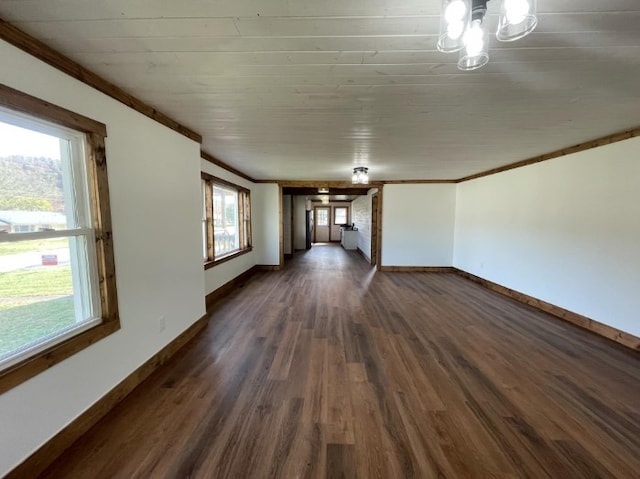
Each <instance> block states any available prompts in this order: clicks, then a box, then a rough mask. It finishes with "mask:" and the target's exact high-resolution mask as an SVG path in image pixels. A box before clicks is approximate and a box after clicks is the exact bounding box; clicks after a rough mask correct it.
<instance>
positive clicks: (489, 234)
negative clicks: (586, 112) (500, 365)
mask: <svg viewBox="0 0 640 479" xmlns="http://www.w3.org/2000/svg"><path fill="white" fill-rule="evenodd" d="M639 158H640V138H635V139H631V140H626V141H623V142H619V143H614V144H612V145H608V146H603V147H600V148H596V149H592V150H588V151H584V152H580V153H576V154H573V155H569V156H566V157H562V158H556V159H553V160H550V161H546V162H543V163H538V164H535V165H530V166H527V167H524V168H518V169H515V170H510V171H507V172H504V173H500V174H497V175H492V176H488V177H484V178H479V179H477V180H473V181H470V182H465V183H461V184H459V185H458V198H457V218H456V238H455V256H454V265H455V266H456V267H458V268H460V269H462V270H464V271H468V272H470V273H473V274H475V275H477V276H481V277H483V278H486V279H489V280H491V281H494V282H496V283H499V284H501V285H503V286H507V287H509V288H512V289H514V290H517V291H520V292H522V293H525V294H528V295H531V296H534V297H536V298H539V299H542V300H544V301H547V302H549V303H552V304H554V305H557V306H560V307H562V308H565V309H568V310H570V311H573V312H576V313H579V314H583V315H585V316H588V317H590V318H592V319H595V320H597V321H600V322H603V323H605V324H608V325H610V326H613V327H615V328H618V329H621V330H624V331H627V332H629V333H631V334H635V335H640V317H639V316H638V306H639V304H638V297H637V296H638V291H640V187H639V185H640V161H639ZM385 190H386V189H385Z"/></svg>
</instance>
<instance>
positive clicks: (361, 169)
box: [351, 166, 369, 185]
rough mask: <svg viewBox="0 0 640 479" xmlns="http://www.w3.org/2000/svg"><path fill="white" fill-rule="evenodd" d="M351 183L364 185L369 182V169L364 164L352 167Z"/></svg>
mask: <svg viewBox="0 0 640 479" xmlns="http://www.w3.org/2000/svg"><path fill="white" fill-rule="evenodd" d="M351 181H352V183H354V184H360V185H366V184H368V183H369V169H368V168H367V167H366V166H358V167H356V168H354V169H353V177H352V178H351Z"/></svg>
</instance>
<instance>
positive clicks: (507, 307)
mask: <svg viewBox="0 0 640 479" xmlns="http://www.w3.org/2000/svg"><path fill="white" fill-rule="evenodd" d="M639 471H640V357H639V356H638V355H637V354H636V353H634V352H632V351H628V350H625V349H623V348H621V347H619V346H617V345H616V344H614V343H612V342H609V341H606V340H604V339H602V338H599V337H597V336H595V335H593V334H590V333H588V332H585V331H582V330H580V329H578V328H576V327H574V326H572V325H569V324H566V323H564V322H562V321H560V320H558V319H556V318H552V317H550V316H547V315H545V314H543V313H540V312H537V311H535V310H534V309H531V308H529V307H527V306H524V305H522V304H519V303H516V302H514V301H512V300H510V299H508V298H505V297H503V296H500V295H498V294H496V293H493V292H491V291H488V290H485V289H483V288H482V287H480V286H478V285H477V284H475V283H472V282H470V281H468V280H466V279H464V278H461V277H459V276H457V275H455V274H437V273H415V274H413V273H411V274H410V273H379V272H375V271H374V270H373V269H371V268H370V267H369V265H368V264H366V263H365V262H364V261H363V260H362V258H360V257H359V256H358V255H356V254H354V253H352V252H347V251H344V250H343V249H341V248H340V247H336V246H332V245H327V246H315V247H314V248H313V249H312V250H311V251H310V252H305V253H300V254H297V255H296V257H295V258H294V259H293V260H291V261H290V262H289V263H287V266H286V268H285V270H284V271H281V272H261V273H259V274H257V275H256V276H254V277H253V278H252V279H251V280H250V281H249V282H248V283H247V284H246V285H245V286H243V287H242V288H239V289H238V290H237V291H235V292H234V293H233V294H232V295H231V296H230V297H229V298H228V299H226V300H224V301H223V302H221V303H219V305H218V307H217V310H216V312H215V313H214V314H213V315H212V317H211V322H210V324H209V326H208V328H207V329H206V330H205V332H204V333H203V334H202V335H200V336H199V337H198V338H196V339H195V340H194V341H192V342H191V343H189V345H188V346H187V347H185V348H184V349H183V350H182V351H180V352H179V353H178V354H177V355H176V356H175V357H174V358H173V359H172V360H171V361H170V362H169V363H168V364H166V365H165V366H163V367H162V368H161V369H159V370H158V371H157V372H156V373H154V374H153V375H152V376H151V377H150V378H149V379H148V380H147V381H146V382H145V383H143V384H142V385H141V386H140V387H139V388H138V389H136V390H135V391H134V392H133V393H132V394H131V395H130V396H129V397H128V398H126V399H125V401H123V402H122V403H121V404H120V405H119V406H118V407H117V408H116V409H115V410H113V411H112V412H111V413H110V414H109V415H108V416H107V417H105V418H104V420H102V421H101V422H100V423H99V424H98V425H96V427H94V428H93V429H92V430H90V431H89V432H88V433H87V434H86V435H85V436H84V437H83V438H82V439H81V440H80V441H78V442H77V443H76V444H75V445H74V446H73V447H72V448H71V449H69V450H68V451H67V453H65V454H64V455H63V456H62V457H60V458H59V460H58V461H57V462H56V463H55V464H53V466H52V467H50V468H49V469H48V470H47V471H46V473H45V477H49V478H149V477H153V478H156V477H158V478H165V477H166V478H185V477H198V478H224V479H227V478H241V479H244V478H350V479H352V478H365V479H369V478H381V479H392V478H402V479H407V478H483V479H485V478H521V477H522V478H532V479H542V478H553V479H556V478H562V479H568V478H590V479H593V478H634V477H635V478H638V477H640V473H639Z"/></svg>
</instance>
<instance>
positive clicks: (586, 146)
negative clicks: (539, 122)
mask: <svg viewBox="0 0 640 479" xmlns="http://www.w3.org/2000/svg"><path fill="white" fill-rule="evenodd" d="M635 136H640V127H637V128H633V129H631V130H627V131H623V132H621V133H615V134H613V135H608V136H603V137H601V138H597V139H595V140H591V141H586V142H584V143H579V144H577V145H574V146H570V147H568V148H562V149H560V150H556V151H552V152H551V153H546V154H544V155H540V156H535V157H533V158H529V159H526V160H522V161H517V162H515V163H511V164H509V165H505V166H500V167H498V168H493V169H491V170H487V171H483V172H481V173H476V174H475V175H470V176H465V177H464V178H460V179H458V180H456V183H462V182H464V181H470V180H475V179H476V178H482V177H483V176H489V175H495V174H497V173H502V172H503V171H508V170H513V169H515V168H521V167H523V166H528V165H533V164H535V163H540V162H542V161H547V160H552V159H554V158H559V157H561V156H566V155H571V154H573V153H578V152H580V151H585V150H590V149H592V148H598V147H600V146H604V145H610V144H611V143H617V142H619V141H623V140H628V139H630V138H633V137H635Z"/></svg>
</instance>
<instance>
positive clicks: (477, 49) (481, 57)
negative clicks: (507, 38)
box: [458, 20, 489, 71]
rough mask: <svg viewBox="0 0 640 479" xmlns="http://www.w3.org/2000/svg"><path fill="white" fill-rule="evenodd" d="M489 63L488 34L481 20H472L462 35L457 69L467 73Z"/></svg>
mask: <svg viewBox="0 0 640 479" xmlns="http://www.w3.org/2000/svg"><path fill="white" fill-rule="evenodd" d="M488 61H489V33H488V31H487V28H486V26H485V25H484V24H483V22H482V20H473V21H472V22H471V23H470V24H469V26H468V27H467V29H466V31H465V34H464V48H463V49H462V50H460V58H459V60H458V68H459V69H460V70H464V71H469V70H475V69H477V68H480V67H483V66H484V65H486V64H487V62H488Z"/></svg>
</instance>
